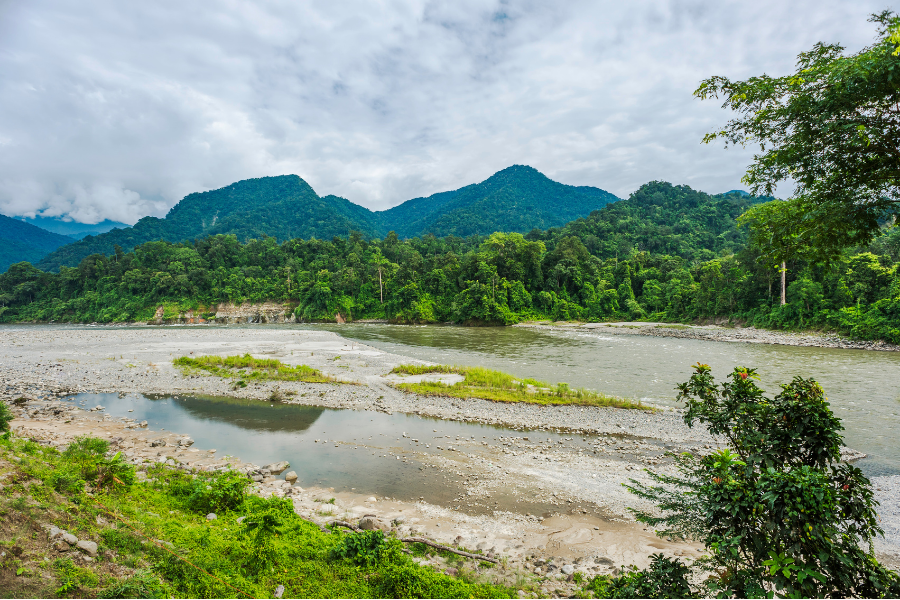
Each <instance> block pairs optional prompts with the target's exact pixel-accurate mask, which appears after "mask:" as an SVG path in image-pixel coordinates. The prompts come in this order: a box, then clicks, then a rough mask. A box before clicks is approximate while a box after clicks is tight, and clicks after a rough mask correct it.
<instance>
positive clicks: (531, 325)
mask: <svg viewBox="0 0 900 600" xmlns="http://www.w3.org/2000/svg"><path fill="white" fill-rule="evenodd" d="M513 327H523V328H527V329H537V330H544V331H591V332H598V331H599V332H603V333H605V334H610V335H648V336H653V337H668V338H682V339H693V340H706V341H710V342H743V343H747V344H778V345H782V346H808V347H815V348H842V349H850V350H880V351H884V352H898V351H900V346H897V345H895V344H888V343H886V342H882V341H864V340H853V339H850V338H846V337H842V336H839V335H837V334H834V333H820V332H815V331H804V332H791V331H773V330H770V329H757V328H755V327H722V326H721V325H683V324H678V323H649V322H648V323H645V322H642V321H631V322H616V323H581V322H564V321H528V322H524V323H519V324H517V325H513Z"/></svg>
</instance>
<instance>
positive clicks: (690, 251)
mask: <svg viewBox="0 0 900 600" xmlns="http://www.w3.org/2000/svg"><path fill="white" fill-rule="evenodd" d="M766 200H770V198H758V197H754V196H750V195H749V194H747V193H746V192H740V191H731V192H727V193H725V194H716V195H712V194H707V193H705V192H701V191H698V190H694V189H691V188H690V187H688V186H686V185H672V184H671V183H668V182H664V181H651V182H649V183H645V184H644V185H642V186H641V187H640V188H638V190H637V191H635V192H634V193H632V194H631V196H629V198H628V199H627V200H622V201H621V202H616V203H615V204H609V205H607V206H604V207H603V208H602V209H600V210H598V211H595V212H593V213H591V214H590V216H588V217H586V218H581V219H576V220H573V221H572V222H570V223H568V224H566V225H565V226H564V227H562V228H560V229H551V230H549V231H546V232H533V233H531V234H529V236H528V238H529V239H534V240H542V241H544V242H546V243H547V245H548V247H551V246H553V245H554V243H555V240H558V239H563V238H565V237H568V236H575V237H577V238H579V239H580V240H581V242H582V243H583V244H584V245H585V247H587V249H588V251H589V252H590V253H591V254H593V255H594V256H597V257H598V258H602V259H607V258H615V257H623V256H626V255H628V254H629V253H630V252H631V250H632V249H636V250H639V251H646V252H650V253H653V254H668V255H670V256H680V257H682V258H685V259H688V260H694V259H698V260H711V259H713V258H715V257H716V256H719V255H722V254H733V253H735V252H737V251H739V250H740V249H742V248H744V247H745V246H746V245H747V237H748V236H747V230H746V229H745V228H739V227H737V226H736V219H737V218H738V217H739V216H740V215H741V214H742V213H743V212H744V211H746V210H747V209H748V208H750V207H751V206H752V205H754V204H757V203H759V202H764V201H766Z"/></svg>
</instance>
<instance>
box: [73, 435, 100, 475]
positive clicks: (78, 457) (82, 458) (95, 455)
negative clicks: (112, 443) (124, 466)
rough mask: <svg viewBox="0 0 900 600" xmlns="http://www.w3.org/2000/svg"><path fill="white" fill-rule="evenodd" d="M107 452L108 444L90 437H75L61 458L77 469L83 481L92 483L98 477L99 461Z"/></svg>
mask: <svg viewBox="0 0 900 600" xmlns="http://www.w3.org/2000/svg"><path fill="white" fill-rule="evenodd" d="M108 450H109V442H107V441H106V440H101V439H100V438H95V437H90V436H80V437H76V438H75V440H74V441H73V442H72V443H71V444H69V447H68V448H66V451H65V452H63V457H64V458H65V459H66V460H67V461H68V462H69V464H71V465H72V466H74V467H76V468H77V469H78V472H79V473H80V475H81V478H82V479H84V480H85V481H94V480H95V479H96V478H97V475H98V468H99V463H100V461H101V460H102V459H103V458H104V457H105V456H106V453H107V451H108Z"/></svg>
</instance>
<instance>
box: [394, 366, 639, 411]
mask: <svg viewBox="0 0 900 600" xmlns="http://www.w3.org/2000/svg"><path fill="white" fill-rule="evenodd" d="M391 373H392V374H394V375H427V374H429V373H443V374H450V373H452V374H456V375H462V376H463V378H464V379H463V380H462V381H460V382H459V383H454V384H446V383H442V382H440V381H423V382H419V383H402V382H400V383H396V384H393V385H394V387H396V388H397V389H400V390H403V391H406V392H413V393H416V394H422V395H424V396H449V397H453V398H463V399H465V398H481V399H484V400H493V401H495V402H528V403H532V404H574V405H580V406H610V407H615V408H630V409H639V410H652V409H651V408H650V407H647V406H644V405H643V404H641V403H640V401H634V400H629V399H627V398H619V397H617V396H607V395H606V394H601V393H599V392H595V391H593V390H587V389H584V388H577V389H573V388H570V387H569V384H567V383H558V384H557V385H555V386H554V385H551V384H549V383H546V382H544V381H539V380H537V379H529V378H518V377H513V376H512V375H509V374H507V373H503V372H501V371H494V370H491V369H485V368H483V367H459V366H449V365H432V366H426V365H399V366H397V367H394V369H392V370H391Z"/></svg>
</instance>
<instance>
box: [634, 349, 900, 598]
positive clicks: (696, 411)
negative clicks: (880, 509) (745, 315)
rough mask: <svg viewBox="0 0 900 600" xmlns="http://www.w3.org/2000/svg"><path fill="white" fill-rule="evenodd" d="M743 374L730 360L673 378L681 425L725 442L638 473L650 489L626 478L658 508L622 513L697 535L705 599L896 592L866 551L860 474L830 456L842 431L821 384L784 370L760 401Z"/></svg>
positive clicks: (866, 498) (894, 581)
mask: <svg viewBox="0 0 900 600" xmlns="http://www.w3.org/2000/svg"><path fill="white" fill-rule="evenodd" d="M754 379H756V372H755V371H754V370H753V369H745V368H740V367H738V368H736V369H735V370H734V371H733V372H732V373H731V376H730V380H729V381H727V382H725V383H724V384H723V385H722V386H719V385H717V384H716V383H715V381H714V380H713V377H712V374H711V371H710V368H709V366H707V365H700V364H698V365H696V367H695V373H694V375H693V376H692V377H691V379H690V381H688V382H687V383H684V384H681V385H679V386H678V388H679V391H680V393H679V399H683V400H685V401H686V403H687V412H686V413H685V416H684V420H685V423H687V425H688V426H693V425H694V424H695V423H697V422H699V423H702V424H704V425H706V427H707V428H708V429H709V431H710V432H711V433H713V434H714V435H720V436H723V437H725V438H726V439H727V440H728V442H729V445H730V446H731V449H725V450H721V451H718V452H714V453H712V454H710V455H708V456H699V457H697V456H692V455H690V454H682V455H681V456H678V457H676V460H675V466H676V469H677V470H678V474H677V475H674V476H670V475H660V474H655V473H652V472H651V473H650V477H651V478H652V479H653V480H654V481H655V483H656V485H651V486H648V485H645V484H642V483H639V482H637V481H634V480H632V485H631V486H629V489H630V490H631V491H632V492H634V493H635V494H637V495H638V496H640V497H642V498H644V499H646V500H650V501H652V502H654V503H655V504H657V506H658V507H659V508H660V509H661V511H662V513H663V514H662V516H656V515H655V514H649V513H645V512H642V511H634V512H635V514H636V516H637V518H638V520H639V521H641V522H643V523H647V524H649V525H651V526H654V527H656V526H662V531H660V532H659V535H662V536H666V537H679V538H690V539H696V540H700V541H702V542H703V543H704V545H705V546H706V548H707V550H708V551H709V552H710V556H709V558H708V559H706V560H705V561H702V562H701V563H700V564H701V566H703V567H705V568H708V569H710V570H713V571H714V572H715V573H716V575H715V576H713V577H710V578H709V580H708V582H707V583H708V585H709V586H710V588H711V589H710V591H711V592H713V593H714V594H717V595H726V596H738V597H746V598H749V597H760V596H765V595H766V594H767V593H769V590H777V592H776V593H778V594H780V595H788V596H802V597H821V596H854V597H881V596H886V595H887V596H895V597H896V596H897V595H898V594H900V577H898V575H897V573H894V572H892V571H889V570H887V569H885V568H884V567H882V566H881V565H879V564H878V561H877V560H876V559H875V556H874V554H873V552H872V550H871V548H872V540H873V538H874V537H875V536H876V535H880V534H883V532H882V530H881V528H880V527H879V526H878V518H877V515H876V513H875V506H876V502H875V501H874V499H873V495H872V490H871V487H870V484H869V480H868V479H866V477H865V476H864V475H863V474H862V472H861V471H860V470H859V469H857V468H856V467H854V466H852V465H848V464H845V463H842V462H841V461H840V448H841V444H842V438H841V435H840V434H839V431H840V430H841V429H843V427H842V426H841V424H840V420H839V419H838V418H837V417H835V416H834V415H833V414H832V412H831V410H830V409H829V408H828V403H827V402H826V400H825V395H824V392H823V390H822V388H821V386H819V384H818V383H816V382H815V381H813V380H812V379H803V378H800V377H795V378H794V380H793V381H792V382H791V383H789V384H787V385H784V386H782V391H781V393H780V394H778V395H777V396H775V398H772V399H769V398H766V397H764V396H763V393H762V390H760V389H759V387H757V386H756V384H755V383H754V381H753V380H754ZM866 549H868V550H866Z"/></svg>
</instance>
